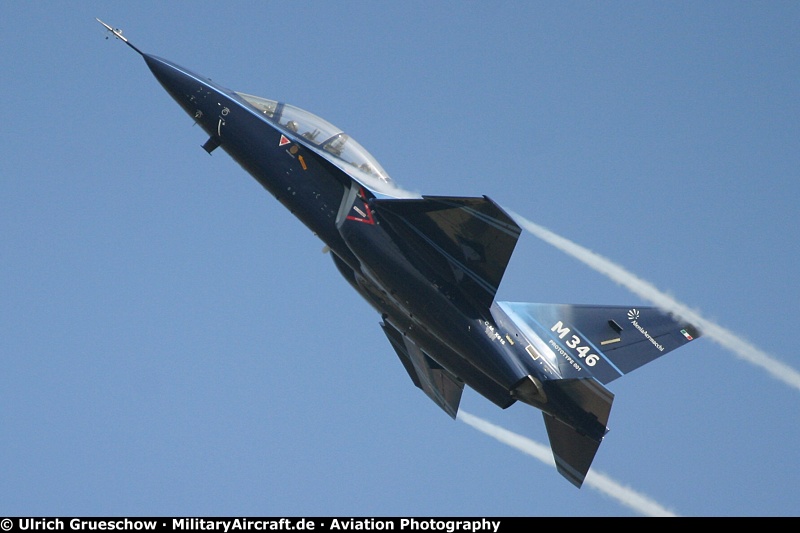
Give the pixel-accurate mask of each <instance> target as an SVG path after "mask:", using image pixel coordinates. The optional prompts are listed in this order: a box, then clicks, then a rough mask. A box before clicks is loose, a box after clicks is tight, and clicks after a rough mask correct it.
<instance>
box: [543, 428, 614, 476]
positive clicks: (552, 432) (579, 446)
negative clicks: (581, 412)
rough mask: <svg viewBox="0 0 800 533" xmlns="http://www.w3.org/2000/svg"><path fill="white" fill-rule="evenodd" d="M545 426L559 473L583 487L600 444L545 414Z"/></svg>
mask: <svg viewBox="0 0 800 533" xmlns="http://www.w3.org/2000/svg"><path fill="white" fill-rule="evenodd" d="M544 425H545V427H546V428H547V436H548V438H549V439H550V448H551V449H552V450H553V459H555V461H556V469H558V473H559V474H561V475H562V476H564V477H565V478H567V480H568V481H569V482H570V483H572V484H573V485H575V486H576V487H578V488H581V485H583V480H584V479H586V473H587V472H588V471H589V467H591V466H592V461H593V460H594V456H595V454H596V453H597V449H598V448H599V447H600V442H601V441H598V440H594V439H592V438H591V437H587V436H586V435H583V434H581V433H578V432H577V431H575V429H573V428H572V427H570V426H568V425H567V424H565V423H563V422H562V421H561V420H559V419H558V418H556V417H554V416H552V415H548V414H547V413H544Z"/></svg>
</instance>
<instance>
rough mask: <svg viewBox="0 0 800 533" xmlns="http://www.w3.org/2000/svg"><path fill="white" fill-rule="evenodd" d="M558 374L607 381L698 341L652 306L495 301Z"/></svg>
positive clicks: (679, 321)
mask: <svg viewBox="0 0 800 533" xmlns="http://www.w3.org/2000/svg"><path fill="white" fill-rule="evenodd" d="M498 305H499V306H500V308H501V309H502V310H503V311H504V312H505V313H506V315H508V317H509V318H511V320H512V321H513V322H514V324H515V325H516V326H517V327H518V328H519V329H520V331H521V332H522V333H523V334H524V335H525V336H526V337H528V339H529V340H530V341H531V342H532V343H533V345H534V347H535V348H536V349H537V350H538V351H539V352H542V355H545V356H547V357H548V358H549V359H551V360H552V361H554V362H556V364H557V366H558V368H559V370H560V372H561V375H562V376H563V377H565V378H568V377H576V378H577V377H584V378H585V377H589V376H591V377H594V378H595V379H597V380H598V381H600V382H601V383H604V384H606V383H609V382H611V381H613V380H615V379H617V378H618V377H620V376H622V375H625V374H627V373H628V372H631V371H633V370H635V369H637V368H639V367H640V366H642V365H645V364H647V363H649V362H651V361H654V360H656V359H657V358H659V357H661V356H662V355H664V354H666V353H668V352H671V351H672V350H674V349H676V348H679V347H681V346H683V345H684V344H686V343H688V342H690V341H692V340H694V339H696V338H698V337H700V335H701V333H700V331H699V330H698V329H697V328H696V327H695V326H693V325H692V324H689V323H688V322H686V321H684V320H682V319H681V318H679V317H676V316H673V315H671V314H669V313H666V312H664V311H662V310H660V309H658V308H656V307H633V306H599V305H569V304H537V303H516V302H498Z"/></svg>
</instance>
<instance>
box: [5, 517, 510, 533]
mask: <svg viewBox="0 0 800 533" xmlns="http://www.w3.org/2000/svg"><path fill="white" fill-rule="evenodd" d="M505 520H507V519H498V518H493V519H488V518H461V519H456V518H313V519H312V518H157V517H152V518H52V517H48V518H30V517H24V518H23V517H20V518H4V519H2V520H0V530H2V531H3V532H12V531H13V532H16V531H217V532H221V533H229V532H236V531H298V532H305V531H313V532H328V531H423V532H434V533H435V532H438V533H458V532H462V531H463V532H487V533H498V531H500V526H501V524H502V522H504V521H505Z"/></svg>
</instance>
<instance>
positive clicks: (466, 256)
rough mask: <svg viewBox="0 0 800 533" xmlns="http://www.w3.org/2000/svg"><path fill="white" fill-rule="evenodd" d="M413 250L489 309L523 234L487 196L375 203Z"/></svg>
mask: <svg viewBox="0 0 800 533" xmlns="http://www.w3.org/2000/svg"><path fill="white" fill-rule="evenodd" d="M371 205H373V206H374V207H375V210H376V212H377V213H379V214H380V216H381V220H382V221H384V222H386V223H387V224H388V225H389V227H390V228H391V229H392V230H393V231H394V232H395V233H396V234H397V235H398V236H399V237H400V242H403V243H405V245H406V247H407V249H408V250H412V251H413V253H414V254H415V255H416V256H417V257H419V258H420V259H421V260H422V261H423V262H424V263H425V264H427V265H428V266H429V267H430V268H432V269H433V270H434V271H435V272H436V273H437V274H438V275H439V276H440V277H442V278H443V279H444V280H446V281H447V282H449V283H451V284H452V285H453V286H454V287H456V288H458V290H460V291H461V292H462V293H463V294H464V295H465V296H466V297H467V298H468V300H470V301H471V302H472V303H473V304H476V305H479V306H481V307H483V308H488V307H489V306H491V304H492V302H493V301H494V296H495V294H496V293H497V288H498V287H499V285H500V281H501V280H502V278H503V274H504V273H505V270H506V266H507V265H508V261H509V260H510V259H511V254H512V252H513V251H514V247H515V246H516V244H517V240H518V239H519V236H520V233H521V230H520V227H519V226H518V225H517V223H516V222H514V220H512V219H511V217H510V216H508V214H506V212H505V211H503V209H502V208H501V207H500V206H498V205H497V204H496V203H494V202H493V201H492V200H490V199H489V198H487V197H485V196H484V197H481V198H459V197H444V196H425V197H423V198H422V199H384V200H379V199H376V200H373V201H372V203H371Z"/></svg>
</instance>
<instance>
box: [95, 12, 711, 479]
mask: <svg viewBox="0 0 800 533" xmlns="http://www.w3.org/2000/svg"><path fill="white" fill-rule="evenodd" d="M97 20H98V22H100V23H101V24H103V26H105V27H106V28H107V29H108V30H109V31H110V32H112V33H113V34H114V35H115V36H116V37H117V38H119V39H120V40H122V41H123V42H125V43H126V44H127V45H128V46H130V47H131V48H132V49H133V50H135V51H136V52H137V53H138V54H140V55H141V56H142V57H143V58H144V61H145V63H146V64H147V66H148V67H149V69H150V71H151V72H152V74H153V75H154V76H155V78H156V79H157V80H158V82H159V83H160V84H161V85H162V86H163V88H164V89H165V90H166V91H167V92H168V93H169V95H170V96H171V97H172V98H173V99H174V100H175V101H176V102H177V103H178V105H180V106H181V107H182V108H183V109H184V110H185V111H186V112H187V113H188V114H189V116H190V117H191V118H192V119H193V120H194V122H195V123H196V124H198V125H199V126H200V127H201V128H202V129H203V130H204V131H205V132H206V133H207V134H208V140H207V141H206V142H205V144H203V145H202V148H203V149H204V150H205V151H206V152H208V153H209V154H211V153H212V152H214V151H215V150H217V149H218V148H221V149H222V150H223V151H224V152H226V153H227V154H228V155H229V156H230V157H232V158H233V159H234V160H235V161H236V162H238V163H239V164H240V165H241V166H242V168H244V169H245V170H246V171H247V172H248V173H249V174H251V175H252V177H253V178H255V179H256V180H257V181H258V182H259V183H260V184H261V185H262V186H263V187H264V188H265V189H266V190H267V191H268V192H269V193H271V194H272V195H274V196H275V198H277V200H278V201H279V202H280V203H281V204H283V205H284V206H285V207H286V208H287V209H289V210H290V211H291V212H292V213H293V214H294V215H295V216H296V217H297V218H298V219H300V221H301V222H302V223H303V224H305V225H306V226H307V227H308V229H310V230H311V231H312V232H313V233H314V234H315V235H316V236H318V237H319V238H320V239H321V240H322V241H323V242H324V244H325V246H326V248H327V249H328V250H329V251H330V256H331V257H332V258H333V263H334V264H335V266H336V268H337V269H338V270H339V272H340V273H341V275H342V276H343V277H344V278H345V280H347V282H348V283H349V284H350V285H351V286H352V287H353V288H354V289H355V290H356V292H358V294H360V295H361V296H362V297H363V298H364V299H365V300H366V301H367V302H368V303H369V304H370V305H371V306H372V307H373V308H374V309H375V310H376V311H377V312H378V314H379V315H380V318H381V321H380V327H381V328H382V329H383V332H384V333H385V334H386V337H387V339H388V341H389V343H390V344H391V346H392V348H393V349H394V351H395V352H396V353H397V356H398V357H399V359H400V361H401V362H402V364H403V366H404V368H405V370H406V371H407V372H408V375H409V377H410V378H411V380H412V382H413V383H414V385H416V386H417V387H418V388H420V389H421V390H422V391H423V392H424V393H425V394H426V395H428V396H429V397H430V399H431V400H433V401H434V402H435V403H436V404H437V405H438V406H439V407H440V408H441V409H443V410H444V411H445V413H447V414H448V415H449V416H450V417H452V418H453V419H455V418H456V416H457V413H458V409H459V402H460V400H461V396H462V392H463V390H464V387H465V386H468V387H471V388H472V389H473V390H475V391H476V392H478V393H479V394H481V395H482V396H484V397H485V398H487V399H488V400H489V401H491V402H493V403H494V404H496V405H497V406H499V407H500V408H503V409H505V408H507V407H509V406H511V405H512V404H514V403H515V402H517V401H520V402H523V403H525V404H528V405H531V406H533V407H535V408H537V409H539V410H541V411H542V413H543V416H544V423H545V427H546V429H547V434H548V438H549V440H550V447H551V449H552V452H553V457H554V459H555V464H556V467H557V470H558V472H559V473H560V474H561V475H562V476H564V477H565V478H566V479H567V480H569V481H570V482H571V483H572V484H573V485H575V486H576V487H578V488H580V487H581V485H582V484H583V482H584V479H585V477H586V474H587V472H588V470H589V468H590V466H591V464H592V461H593V460H594V457H595V454H596V453H597V450H598V447H599V446H600V443H601V442H602V440H603V437H604V436H605V435H606V433H607V431H608V428H607V426H606V424H607V422H608V418H609V413H610V410H611V404H612V402H613V400H614V394H613V393H612V392H610V391H609V390H608V389H607V388H606V387H605V386H604V385H606V384H608V383H609V382H611V381H613V380H615V379H617V378H618V377H620V376H622V375H624V374H627V373H629V372H631V371H632V370H635V369H636V368H638V367H640V366H642V365H644V364H646V363H649V362H651V361H653V360H655V359H657V358H659V357H661V356H662V355H664V354H666V353H667V352H670V351H672V350H674V349H676V348H679V347H680V346H683V345H684V344H686V343H688V342H690V341H692V340H693V339H696V338H698V337H699V336H700V335H701V332H700V331H699V330H698V328H697V327H695V326H693V325H692V324H690V323H688V322H686V321H685V320H683V319H681V318H680V317H677V316H674V315H672V314H670V313H668V312H665V311H662V310H660V309H658V308H655V307H642V306H615V305H610V306H609V305H605V306H604V305H571V304H547V303H526V302H505V301H495V294H496V292H497V289H498V286H499V284H500V281H501V279H502V278H503V273H504V272H505V270H506V266H507V264H508V263H509V260H510V258H511V255H512V252H513V250H514V248H515V246H516V243H517V240H518V238H519V236H520V233H521V230H520V227H519V225H518V224H517V223H516V222H515V221H514V219H513V218H512V217H511V216H509V214H508V213H506V212H505V211H504V210H503V208H502V207H500V206H499V205H498V204H497V203H495V202H494V201H493V200H492V199H491V198H489V197H487V196H483V197H461V196H425V195H417V194H413V193H409V192H406V191H404V190H403V189H402V188H400V187H398V186H397V185H395V182H394V181H393V180H392V179H391V178H390V176H389V174H388V173H387V172H386V171H385V170H384V169H383V168H382V167H381V165H380V164H379V163H378V162H377V161H376V160H375V158H374V157H372V156H371V155H370V154H369V152H367V151H366V150H365V149H364V148H363V147H362V146H361V145H360V144H358V143H357V142H356V141H355V139H353V138H351V137H350V136H349V135H347V134H346V133H345V132H344V131H342V130H340V129H339V128H337V127H335V126H333V125H332V124H330V123H329V122H327V121H325V120H323V119H322V118H320V117H318V116H316V115H314V114H312V113H310V112H308V111H305V110H303V109H300V108H298V107H295V106H292V105H290V104H288V103H285V102H280V101H276V100H271V99H267V98H262V97H260V96H254V95H251V94H246V93H243V92H236V91H233V90H231V89H228V88H226V87H224V86H222V85H220V84H218V83H216V82H214V81H211V80H210V79H209V78H207V77H206V76H203V75H200V74H197V73H195V72H193V71H191V70H189V69H187V68H184V67H182V66H180V65H177V64H175V63H173V62H171V61H168V60H166V59H162V58H160V57H157V56H154V55H150V54H147V53H144V52H142V51H141V50H139V49H138V48H137V47H136V46H134V45H133V44H132V43H130V42H129V41H128V39H127V38H126V37H124V36H123V35H122V32H121V31H120V30H119V29H115V28H112V27H111V26H109V25H108V24H106V23H105V22H103V21H101V20H100V19H97Z"/></svg>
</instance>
